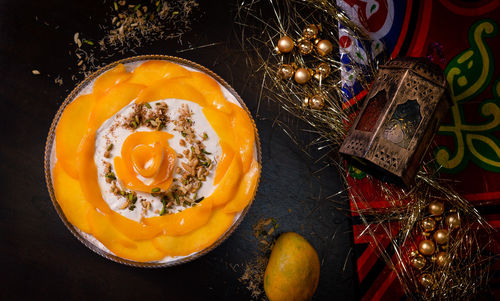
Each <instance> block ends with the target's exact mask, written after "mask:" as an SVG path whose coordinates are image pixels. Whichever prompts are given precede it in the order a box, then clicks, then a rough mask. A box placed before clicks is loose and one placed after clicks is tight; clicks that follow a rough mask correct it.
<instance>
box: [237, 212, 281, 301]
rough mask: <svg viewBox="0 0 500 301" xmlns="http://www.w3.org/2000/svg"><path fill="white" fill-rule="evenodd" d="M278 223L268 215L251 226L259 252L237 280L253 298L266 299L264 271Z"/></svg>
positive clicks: (275, 236) (276, 234)
mask: <svg viewBox="0 0 500 301" xmlns="http://www.w3.org/2000/svg"><path fill="white" fill-rule="evenodd" d="M278 225H279V224H278V222H277V221H276V219H275V218H272V217H270V218H262V219H260V220H259V221H258V222H257V223H256V224H255V225H253V226H252V230H253V235H254V236H255V238H256V239H257V241H258V242H259V254H258V256H257V258H256V259H255V260H253V261H251V262H249V263H247V264H246V265H245V271H244V272H243V275H242V276H241V277H240V278H239V279H238V281H239V282H241V283H243V284H245V285H246V287H247V289H248V290H249V291H250V293H251V294H252V299H254V300H257V299H261V300H267V299H266V298H265V294H264V273H265V272H266V266H267V262H268V260H269V255H270V254H271V250H272V248H273V246H274V242H275V240H276V238H277V236H278V235H279V234H278V233H277V231H276V229H277V228H278ZM273 234H274V235H273Z"/></svg>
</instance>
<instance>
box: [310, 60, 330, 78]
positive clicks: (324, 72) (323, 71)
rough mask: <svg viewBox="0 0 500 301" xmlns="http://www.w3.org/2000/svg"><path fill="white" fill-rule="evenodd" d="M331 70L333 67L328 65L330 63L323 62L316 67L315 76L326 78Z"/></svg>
mask: <svg viewBox="0 0 500 301" xmlns="http://www.w3.org/2000/svg"><path fill="white" fill-rule="evenodd" d="M331 72H332V69H331V68H330V65H328V63H321V64H319V65H318V66H317V67H316V70H315V72H314V78H315V79H317V80H320V79H325V78H327V77H328V76H329V75H330V73H331Z"/></svg>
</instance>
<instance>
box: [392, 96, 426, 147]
mask: <svg viewBox="0 0 500 301" xmlns="http://www.w3.org/2000/svg"><path fill="white" fill-rule="evenodd" d="M421 120H422V115H421V113H420V105H419V103H418V102H417V101H416V100H413V99H412V100H408V101H406V102H405V103H402V104H399V105H397V106H396V109H395V110H394V113H393V114H392V116H391V118H390V119H389V120H388V121H387V122H386V125H385V127H384V138H385V139H387V140H389V141H391V142H392V143H394V144H396V145H398V146H400V147H403V148H408V146H409V145H410V141H411V139H413V136H414V135H415V132H416V131H417V129H418V127H419V125H420V121H421Z"/></svg>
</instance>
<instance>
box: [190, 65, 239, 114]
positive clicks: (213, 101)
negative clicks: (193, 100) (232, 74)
mask: <svg viewBox="0 0 500 301" xmlns="http://www.w3.org/2000/svg"><path fill="white" fill-rule="evenodd" d="M189 82H190V83H191V85H192V86H193V87H196V89H197V90H198V92H200V93H201V94H202V95H203V96H204V98H205V100H206V101H207V104H208V105H210V106H212V107H213V108H215V109H216V110H218V111H220V112H224V113H226V114H231V113H232V111H233V108H232V107H231V106H228V105H227V104H228V101H227V100H226V98H225V97H224V94H223V93H222V90H221V87H220V85H219V83H217V81H215V80H214V79H213V78H211V77H210V76H208V75H206V74H203V73H201V72H192V74H191V78H190V79H189Z"/></svg>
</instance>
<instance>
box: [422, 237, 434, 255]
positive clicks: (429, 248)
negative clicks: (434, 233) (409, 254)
mask: <svg viewBox="0 0 500 301" xmlns="http://www.w3.org/2000/svg"><path fill="white" fill-rule="evenodd" d="M418 250H419V251H420V253H421V254H422V255H426V256H429V255H432V254H433V253H434V251H436V245H435V244H434V242H433V241H432V240H428V239H424V240H422V241H421V242H420V243H419V244H418Z"/></svg>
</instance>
